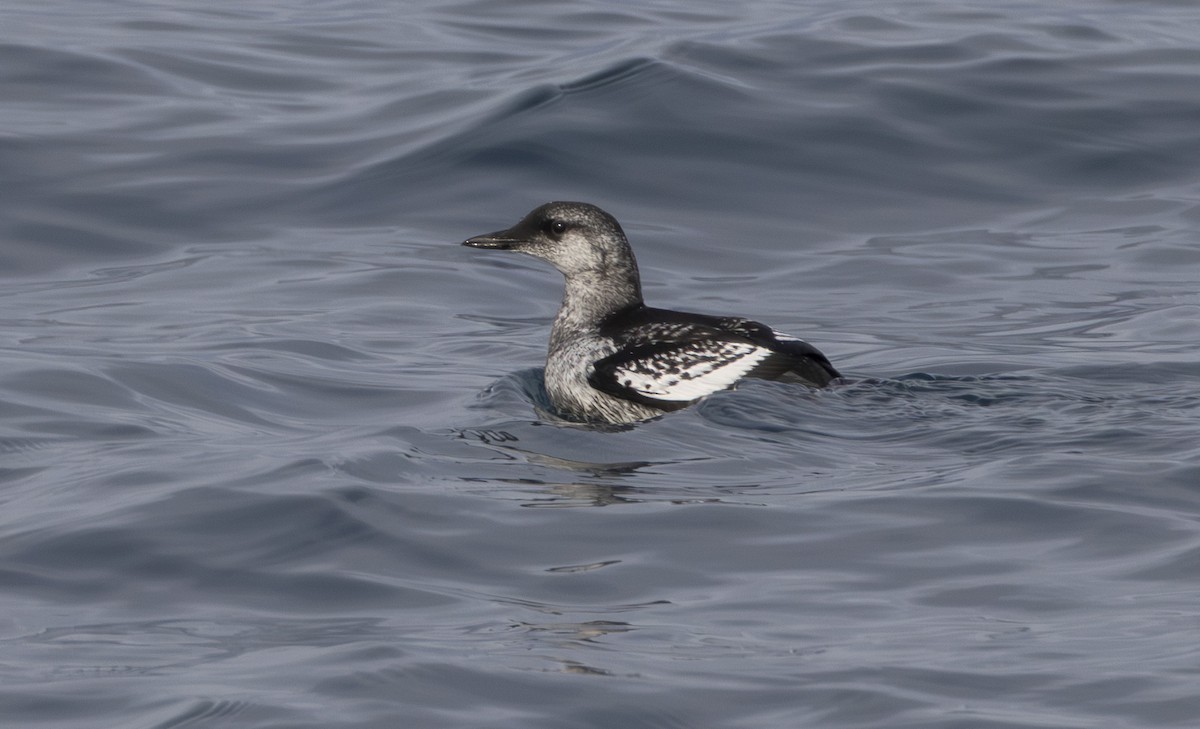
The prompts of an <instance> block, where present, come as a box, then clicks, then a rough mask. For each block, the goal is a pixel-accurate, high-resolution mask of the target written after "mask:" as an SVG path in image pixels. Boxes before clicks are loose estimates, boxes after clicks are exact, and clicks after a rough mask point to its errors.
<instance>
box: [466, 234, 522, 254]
mask: <svg viewBox="0 0 1200 729" xmlns="http://www.w3.org/2000/svg"><path fill="white" fill-rule="evenodd" d="M519 242H520V240H519V239H518V238H516V237H515V236H514V235H513V234H512V233H511V232H510V231H508V230H498V231H496V232H495V233H488V234H486V235H477V236H475V237H474V238H467V239H466V240H464V241H463V245H464V246H470V247H471V248H492V249H495V250H498V251H509V250H512V249H513V248H514V247H516V245H517V243H519Z"/></svg>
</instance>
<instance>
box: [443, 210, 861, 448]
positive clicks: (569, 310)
mask: <svg viewBox="0 0 1200 729" xmlns="http://www.w3.org/2000/svg"><path fill="white" fill-rule="evenodd" d="M463 245H465V246H471V247H472V248H492V249H497V250H512V251H518V252H521V253H527V254H529V255H531V256H534V257H535V258H541V259H543V260H545V261H548V262H549V263H550V264H551V265H553V266H554V267H555V268H557V269H558V270H559V271H561V272H562V274H563V276H565V277H566V288H565V291H564V294H563V301H562V307H561V308H559V310H558V315H557V316H556V317H555V318H554V325H553V327H552V328H551V330H550V351H549V354H548V355H547V357H546V393H547V394H548V395H549V397H550V401H551V403H552V404H553V405H554V407H555V408H556V409H557V410H558V411H559V412H560V413H561V414H562V415H564V416H566V417H568V418H570V419H573V420H581V421H590V422H602V423H614V424H626V423H634V422H637V421H640V420H646V419H649V418H653V417H657V416H659V415H662V414H663V413H665V412H669V411H671V410H678V409H679V408H682V407H685V406H687V405H689V404H691V403H693V402H695V401H696V400H699V399H700V398H703V397H705V396H706V395H711V394H712V393H714V392H717V391H719V390H725V389H728V388H730V387H732V386H733V385H734V384H736V383H737V382H738V381H739V380H741V379H742V378H745V377H756V378H760V379H768V380H790V381H794V382H800V383H803V384H806V385H809V386H814V387H825V386H826V385H828V384H829V383H830V382H832V381H833V380H835V379H837V378H839V377H840V375H839V374H838V371H837V370H836V369H834V367H833V365H832V364H830V362H829V359H828V358H826V357H825V355H823V354H821V352H820V351H818V350H817V348H816V347H813V346H812V345H811V344H808V343H807V342H804V341H802V340H800V339H796V338H795V337H790V336H787V335H786V334H781V333H779V332H777V331H775V330H774V329H771V328H770V327H768V326H766V325H765V324H760V323H758V322H756V321H751V320H749V319H742V318H739V317H722V316H707V315H705V314H691V313H686V312H682V311H671V310H668V309H652V308H650V307H647V306H646V304H645V303H644V302H643V301H642V286H641V281H640V279H639V277H638V268H637V261H636V260H635V259H634V257H633V250H632V249H631V248H630V247H629V241H628V240H627V239H626V237H625V232H624V231H623V230H621V225H620V224H619V223H618V222H617V220H616V218H614V217H613V216H611V215H609V214H608V213H606V212H604V211H603V210H601V209H600V208H598V207H596V206H595V205H589V204H587V203H578V202H552V203H546V204H545V205H542V206H540V207H538V208H536V209H534V210H533V211H532V212H530V213H529V214H528V215H526V216H525V218H524V219H523V220H521V222H519V223H517V224H516V225H514V226H513V227H511V228H508V229H507V230H501V231H497V232H495V233H488V234H487V235H479V236H475V237H474V238H469V239H467V240H466V241H463Z"/></svg>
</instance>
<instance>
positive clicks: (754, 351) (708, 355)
mask: <svg viewBox="0 0 1200 729" xmlns="http://www.w3.org/2000/svg"><path fill="white" fill-rule="evenodd" d="M770 355H771V350H769V349H765V348H763V347H759V346H757V345H755V344H751V343H750V342H722V341H715V340H700V341H696V342H688V343H686V344H682V345H680V346H679V347H678V348H674V349H670V350H667V351H665V352H656V353H654V354H652V355H649V356H647V357H644V358H642V359H636V360H631V361H628V362H623V363H622V364H620V365H619V366H617V367H615V368H614V369H613V377H614V378H615V379H616V381H617V383H619V384H620V385H622V386H623V387H627V388H629V389H631V390H634V391H636V392H639V393H641V394H642V395H645V396H646V397H652V398H656V399H659V400H673V401H680V402H690V401H691V400H696V399H698V398H701V397H704V396H705V395H711V394H712V393H714V392H717V391H719V390H724V389H726V388H727V387H729V386H730V385H732V384H733V383H735V382H737V381H738V380H740V379H741V378H742V377H743V376H744V375H745V374H746V373H747V372H749V371H750V370H752V369H754V366H755V365H756V364H758V363H759V362H761V361H763V360H764V359H766V358H767V357H769V356H770Z"/></svg>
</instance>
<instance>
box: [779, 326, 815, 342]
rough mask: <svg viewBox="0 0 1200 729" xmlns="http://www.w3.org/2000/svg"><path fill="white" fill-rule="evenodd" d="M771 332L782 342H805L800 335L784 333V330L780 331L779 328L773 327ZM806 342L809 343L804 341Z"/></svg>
mask: <svg viewBox="0 0 1200 729" xmlns="http://www.w3.org/2000/svg"><path fill="white" fill-rule="evenodd" d="M771 334H772V335H774V337H775V338H776V339H778V340H779V341H781V342H804V340H803V339H801V338H800V337H793V336H792V335H791V334H784V333H783V332H781V331H779V330H778V329H772V330H771ZM804 343H805V344H808V342H804Z"/></svg>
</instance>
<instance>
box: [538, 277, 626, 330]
mask: <svg viewBox="0 0 1200 729" xmlns="http://www.w3.org/2000/svg"><path fill="white" fill-rule="evenodd" d="M641 303H642V286H641V282H640V281H639V280H638V274H637V270H636V269H635V270H633V271H628V272H618V273H614V272H613V271H611V270H610V271H605V272H601V271H584V272H581V273H574V274H572V275H571V276H568V277H567V283H566V286H565V287H564V289H563V301H562V307H560V308H559V310H558V316H556V317H555V318H554V328H553V330H552V331H551V340H555V339H560V338H562V337H565V336H572V335H575V334H579V333H586V332H592V331H595V330H597V329H598V328H599V327H600V324H601V323H602V322H603V321H604V320H605V319H607V318H608V317H609V316H611V315H613V314H615V313H617V312H618V311H621V310H623V309H627V308H629V307H631V306H637V305H639V304H641ZM552 343H553V342H552Z"/></svg>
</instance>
